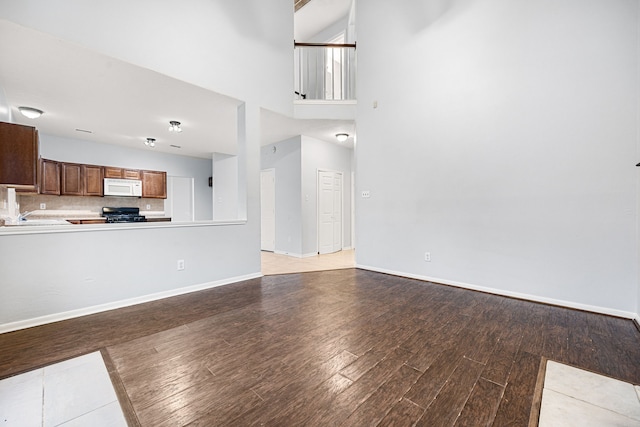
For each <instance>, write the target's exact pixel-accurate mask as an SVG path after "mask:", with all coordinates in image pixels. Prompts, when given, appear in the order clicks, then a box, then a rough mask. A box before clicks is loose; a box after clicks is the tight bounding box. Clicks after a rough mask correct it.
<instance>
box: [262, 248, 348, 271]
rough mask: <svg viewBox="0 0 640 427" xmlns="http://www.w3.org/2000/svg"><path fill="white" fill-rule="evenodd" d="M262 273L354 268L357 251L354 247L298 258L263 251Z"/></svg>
mask: <svg viewBox="0 0 640 427" xmlns="http://www.w3.org/2000/svg"><path fill="white" fill-rule="evenodd" d="M261 254H262V255H261V257H262V274H264V275H265V276H266V275H272V274H288V273H301V272H304V271H321V270H337V269H341V268H354V267H355V266H356V261H355V251H354V250H353V249H349V250H344V251H340V252H335V253H332V254H326V255H315V256H312V257H307V258H297V257H293V256H289V255H280V254H275V253H273V252H265V251H262V253H261Z"/></svg>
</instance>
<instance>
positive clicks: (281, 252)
mask: <svg viewBox="0 0 640 427" xmlns="http://www.w3.org/2000/svg"><path fill="white" fill-rule="evenodd" d="M273 253H274V254H278V255H286V256H292V257H295V258H302V254H298V253H294V252H287V251H278V250H276V251H273Z"/></svg>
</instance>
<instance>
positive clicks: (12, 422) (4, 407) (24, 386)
mask: <svg viewBox="0 0 640 427" xmlns="http://www.w3.org/2000/svg"><path fill="white" fill-rule="evenodd" d="M0 425H2V426H7V427H31V426H34V427H35V426H43V427H53V426H64V427H75V426H92V427H103V426H104V427H118V426H123V427H126V426H127V422H126V420H125V417H124V414H123V413H122V409H121V408H120V404H119V403H118V398H117V396H116V393H115V391H114V389H113V385H112V384H111V378H110V377H109V373H108V372H107V368H106V367H105V365H104V361H103V360H102V356H101V354H100V353H99V352H95V353H90V354H86V355H84V356H80V357H76V358H74V359H70V360H66V361H64V362H60V363H56V364H54V365H50V366H46V367H44V368H42V369H36V370H33V371H30V372H26V373H24V374H21V375H16V376H14V377H10V378H6V379H4V380H2V381H0Z"/></svg>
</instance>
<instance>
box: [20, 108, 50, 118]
mask: <svg viewBox="0 0 640 427" xmlns="http://www.w3.org/2000/svg"><path fill="white" fill-rule="evenodd" d="M18 110H20V112H21V113H22V115H23V116H25V117H28V118H30V119H37V118H38V117H40V116H41V115H43V114H44V111H42V110H38V109H37V108H33V107H18Z"/></svg>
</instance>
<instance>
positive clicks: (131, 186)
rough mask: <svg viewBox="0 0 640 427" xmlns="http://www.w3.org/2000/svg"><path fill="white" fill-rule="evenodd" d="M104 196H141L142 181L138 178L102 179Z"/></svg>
mask: <svg viewBox="0 0 640 427" xmlns="http://www.w3.org/2000/svg"><path fill="white" fill-rule="evenodd" d="M104 195H105V196H125V197H127V196H128V197H142V181H140V180H139V179H114V178H105V179H104Z"/></svg>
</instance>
